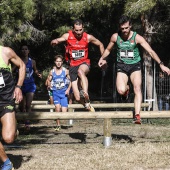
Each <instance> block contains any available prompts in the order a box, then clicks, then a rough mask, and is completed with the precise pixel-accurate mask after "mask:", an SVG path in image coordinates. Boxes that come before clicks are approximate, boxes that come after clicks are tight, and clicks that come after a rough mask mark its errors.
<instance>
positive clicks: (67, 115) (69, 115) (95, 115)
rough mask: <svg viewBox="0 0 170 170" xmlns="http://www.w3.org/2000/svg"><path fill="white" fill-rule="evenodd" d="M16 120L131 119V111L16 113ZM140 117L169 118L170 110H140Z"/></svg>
mask: <svg viewBox="0 0 170 170" xmlns="http://www.w3.org/2000/svg"><path fill="white" fill-rule="evenodd" d="M16 118H17V119H18V120H24V119H29V120H54V119H132V118H133V112H132V111H101V112H60V113H59V112H32V113H29V114H28V113H21V112H20V113H16ZM141 118H147V119H148V118H170V111H141Z"/></svg>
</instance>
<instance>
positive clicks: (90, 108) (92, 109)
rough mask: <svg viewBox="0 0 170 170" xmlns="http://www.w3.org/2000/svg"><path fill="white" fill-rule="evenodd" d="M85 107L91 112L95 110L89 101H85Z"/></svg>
mask: <svg viewBox="0 0 170 170" xmlns="http://www.w3.org/2000/svg"><path fill="white" fill-rule="evenodd" d="M84 107H85V109H86V110H88V111H89V112H95V109H94V107H93V106H92V105H91V104H90V102H89V103H85V106H84Z"/></svg>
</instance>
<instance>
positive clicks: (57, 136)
mask: <svg viewBox="0 0 170 170" xmlns="http://www.w3.org/2000/svg"><path fill="white" fill-rule="evenodd" d="M62 124H63V125H64V126H62V129H61V130H60V131H59V132H56V131H55V130H54V126H55V121H52V120H44V121H37V122H32V124H31V130H30V132H29V134H26V133H25V132H24V128H23V125H22V124H19V125H18V129H19V131H20V135H19V136H18V138H17V140H16V141H15V142H14V143H13V144H12V145H5V149H6V152H7V154H8V156H9V157H10V159H11V160H12V162H13V164H14V167H15V169H18V170H112V169H113V170H121V169H122V170H145V169H148V170H158V169H162V170H163V169H166V170H170V163H169V162H170V161H169V160H170V125H167V126H164V125H160V126H157V125H154V124H147V123H146V124H142V125H141V126H140V125H133V124H131V123H130V122H129V123H124V122H120V121H117V122H113V126H112V139H113V143H112V145H111V146H110V147H107V148H106V147H104V146H103V144H102V142H103V120H74V121H73V127H68V126H66V125H67V124H68V121H67V120H65V121H62Z"/></svg>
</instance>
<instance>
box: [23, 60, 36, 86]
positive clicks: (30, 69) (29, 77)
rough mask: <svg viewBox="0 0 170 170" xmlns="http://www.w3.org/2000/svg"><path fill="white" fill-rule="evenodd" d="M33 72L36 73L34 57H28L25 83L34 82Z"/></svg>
mask: <svg viewBox="0 0 170 170" xmlns="http://www.w3.org/2000/svg"><path fill="white" fill-rule="evenodd" d="M33 73H34V70H33V64H32V59H31V58H28V61H27V63H26V74H25V79H24V83H23V85H26V84H29V83H34V77H33Z"/></svg>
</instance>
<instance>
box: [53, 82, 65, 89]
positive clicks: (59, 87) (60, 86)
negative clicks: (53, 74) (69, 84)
mask: <svg viewBox="0 0 170 170" xmlns="http://www.w3.org/2000/svg"><path fill="white" fill-rule="evenodd" d="M55 86H56V89H58V90H60V89H62V88H64V86H65V84H64V81H58V82H56V85H55Z"/></svg>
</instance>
